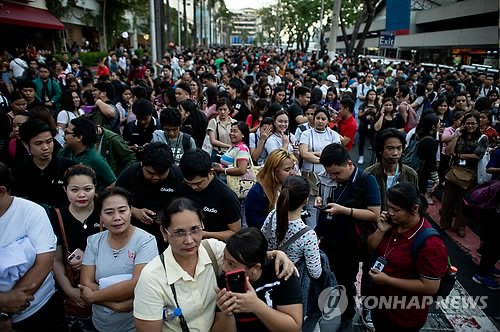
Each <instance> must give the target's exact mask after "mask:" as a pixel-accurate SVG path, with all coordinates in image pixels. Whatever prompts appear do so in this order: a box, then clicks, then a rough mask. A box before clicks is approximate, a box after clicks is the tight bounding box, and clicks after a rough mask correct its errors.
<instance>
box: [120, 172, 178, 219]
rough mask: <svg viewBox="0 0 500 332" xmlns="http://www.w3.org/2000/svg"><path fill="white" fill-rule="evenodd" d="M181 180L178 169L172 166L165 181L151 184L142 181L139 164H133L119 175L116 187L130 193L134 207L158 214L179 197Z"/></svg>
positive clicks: (142, 176)
mask: <svg viewBox="0 0 500 332" xmlns="http://www.w3.org/2000/svg"><path fill="white" fill-rule="evenodd" d="M183 179H184V178H183V177H182V173H181V170H180V169H179V167H178V166H176V165H172V166H171V167H170V171H169V173H168V176H167V178H166V179H165V181H163V182H162V183H158V184H152V183H149V182H147V181H146V180H145V179H144V175H143V174H142V167H141V163H135V164H133V165H130V166H129V167H127V168H126V169H125V170H124V171H123V172H122V173H121V174H120V176H119V177H118V179H117V180H116V185H117V186H119V187H122V188H125V189H127V190H128V191H130V192H131V193H132V195H133V206H134V207H136V208H138V209H143V208H146V209H149V210H151V211H153V212H159V211H160V210H162V209H163V208H165V207H166V206H167V205H168V204H170V202H171V201H172V199H174V198H175V197H177V196H179V192H178V190H179V186H180V184H181V183H182V181H183Z"/></svg>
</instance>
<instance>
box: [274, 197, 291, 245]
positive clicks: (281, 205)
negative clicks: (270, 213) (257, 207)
mask: <svg viewBox="0 0 500 332" xmlns="http://www.w3.org/2000/svg"><path fill="white" fill-rule="evenodd" d="M289 200H290V188H289V187H284V188H282V189H281V192H280V196H279V197H278V201H277V202H276V243H281V242H282V241H283V239H284V238H285V234H286V232H288V207H289Z"/></svg>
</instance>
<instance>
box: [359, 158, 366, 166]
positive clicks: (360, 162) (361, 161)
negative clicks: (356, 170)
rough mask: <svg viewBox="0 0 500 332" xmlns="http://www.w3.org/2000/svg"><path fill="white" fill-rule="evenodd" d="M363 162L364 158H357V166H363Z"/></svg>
mask: <svg viewBox="0 0 500 332" xmlns="http://www.w3.org/2000/svg"><path fill="white" fill-rule="evenodd" d="M364 162H365V158H363V156H359V159H358V165H363V163H364Z"/></svg>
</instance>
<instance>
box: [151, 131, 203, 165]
mask: <svg viewBox="0 0 500 332" xmlns="http://www.w3.org/2000/svg"><path fill="white" fill-rule="evenodd" d="M184 135H185V134H184V133H182V132H181V133H179V137H178V138H177V139H176V140H173V141H172V140H169V139H168V140H167V135H166V134H165V132H164V131H163V130H155V131H154V132H153V139H152V140H151V143H155V142H160V143H165V144H167V145H168V146H170V148H171V149H172V155H173V156H174V163H175V164H176V165H179V163H180V161H181V158H182V155H183V154H184V152H186V151H184V150H185V149H184V145H183V136H184ZM189 146H190V147H189V150H196V143H195V142H194V139H193V138H192V137H191V138H189Z"/></svg>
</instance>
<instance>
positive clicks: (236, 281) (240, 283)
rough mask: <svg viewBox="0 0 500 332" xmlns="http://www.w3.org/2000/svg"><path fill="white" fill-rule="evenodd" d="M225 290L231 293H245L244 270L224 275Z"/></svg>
mask: <svg viewBox="0 0 500 332" xmlns="http://www.w3.org/2000/svg"><path fill="white" fill-rule="evenodd" d="M226 288H227V290H228V291H231V292H233V293H246V292H247V278H246V275H245V270H243V269H239V270H234V271H231V272H227V273H226Z"/></svg>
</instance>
